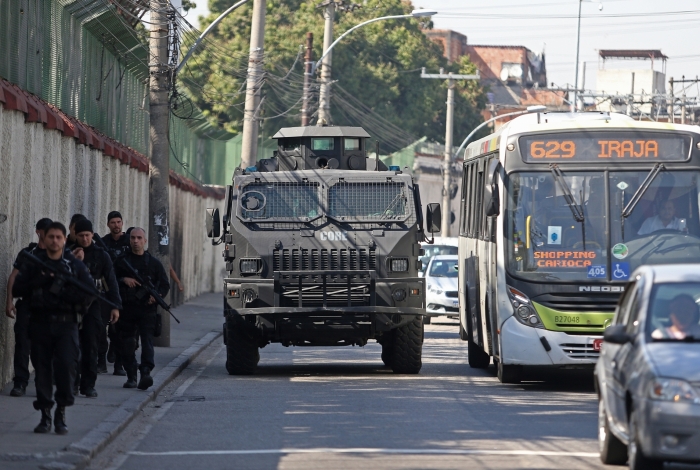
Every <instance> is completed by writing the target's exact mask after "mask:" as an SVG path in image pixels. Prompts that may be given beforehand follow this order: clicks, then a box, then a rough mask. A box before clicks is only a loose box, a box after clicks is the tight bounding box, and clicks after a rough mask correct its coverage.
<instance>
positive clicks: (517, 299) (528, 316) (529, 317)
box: [506, 286, 544, 328]
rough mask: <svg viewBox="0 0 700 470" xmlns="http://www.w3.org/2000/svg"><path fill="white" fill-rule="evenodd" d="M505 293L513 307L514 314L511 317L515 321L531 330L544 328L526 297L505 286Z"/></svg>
mask: <svg viewBox="0 0 700 470" xmlns="http://www.w3.org/2000/svg"><path fill="white" fill-rule="evenodd" d="M506 291H507V292H508V298H509V299H510V303H511V304H512V305H513V312H514V313H515V315H513V316H514V317H515V319H516V320H518V321H519V322H520V323H522V324H523V325H527V326H531V327H533V328H544V325H543V324H542V320H541V319H540V316H539V315H537V311H536V310H535V307H534V306H533V305H532V302H530V299H529V298H528V296H527V295H525V294H523V293H522V292H520V291H519V290H518V289H515V288H513V287H510V286H506Z"/></svg>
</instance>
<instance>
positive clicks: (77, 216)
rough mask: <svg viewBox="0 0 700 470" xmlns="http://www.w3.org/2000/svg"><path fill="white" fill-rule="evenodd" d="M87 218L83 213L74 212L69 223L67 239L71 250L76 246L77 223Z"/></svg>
mask: <svg viewBox="0 0 700 470" xmlns="http://www.w3.org/2000/svg"><path fill="white" fill-rule="evenodd" d="M83 219H87V217H85V216H84V215H83V214H73V215H72V216H71V218H70V223H69V224H68V240H67V241H66V246H67V247H68V248H70V249H71V250H72V249H73V247H74V246H75V224H76V223H77V222H78V221H79V220H83Z"/></svg>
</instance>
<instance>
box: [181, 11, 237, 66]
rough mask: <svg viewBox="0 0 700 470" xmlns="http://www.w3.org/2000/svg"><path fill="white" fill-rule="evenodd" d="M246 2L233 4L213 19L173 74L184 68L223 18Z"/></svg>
mask: <svg viewBox="0 0 700 470" xmlns="http://www.w3.org/2000/svg"><path fill="white" fill-rule="evenodd" d="M248 1H249V0H241V1H240V2H238V3H235V4H233V5H231V7H230V8H229V9H228V10H226V11H225V12H223V13H222V14H221V15H219V17H218V18H217V19H215V20H214V21H213V22H212V24H210V25H209V26H207V29H205V30H204V32H202V34H200V35H199V37H198V38H197V40H196V41H195V42H194V44H192V47H190V50H189V51H187V54H185V57H184V58H183V59H182V62H180V65H178V66H177V68H176V69H175V72H176V73H179V72H180V69H182V67H184V65H185V63H186V62H187V61H188V60H189V58H190V57H191V56H192V54H193V53H194V51H195V49H197V47H199V44H200V43H201V42H202V40H203V39H204V38H205V37H206V36H207V35H208V34H209V33H210V32H211V30H212V29H214V28H216V27H217V25H218V24H219V23H221V20H223V19H224V18H226V17H227V16H228V15H229V13H231V12H232V11H234V10H235V9H237V8H238V7H240V6H242V5H244V4H246V3H248Z"/></svg>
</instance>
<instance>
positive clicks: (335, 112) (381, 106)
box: [180, 0, 486, 151]
mask: <svg viewBox="0 0 700 470" xmlns="http://www.w3.org/2000/svg"><path fill="white" fill-rule="evenodd" d="M233 2H234V0H209V8H210V10H211V14H210V15H209V17H207V18H201V25H202V28H204V27H205V26H206V25H208V24H210V23H211V22H212V21H213V20H214V19H216V18H217V17H218V15H219V14H220V13H221V12H223V11H224V10H225V9H227V8H228V7H229V6H231V5H232V4H233ZM318 3H320V2H318V0H306V1H304V0H268V1H267V15H266V28H265V69H266V71H267V72H268V73H269V74H271V75H274V76H276V77H283V76H285V75H286V74H287V72H288V71H289V69H290V67H291V66H292V64H294V62H295V60H297V62H296V65H295V67H294V69H293V71H292V73H291V74H290V75H289V76H288V77H287V79H286V80H280V79H279V78H277V79H275V78H274V77H271V76H268V78H267V79H266V83H265V86H264V87H263V93H264V96H265V101H264V105H263V109H262V114H261V115H262V117H263V118H268V119H266V120H265V121H264V127H263V134H264V135H266V136H269V135H271V133H273V132H275V131H276V130H277V129H279V128H280V127H283V126H298V125H299V123H300V118H299V116H298V115H299V112H300V111H299V110H300V108H301V103H298V104H297V106H296V107H294V109H292V110H291V111H290V112H289V113H288V114H286V115H284V116H283V117H280V118H276V119H269V117H271V116H275V115H277V114H280V113H283V112H284V111H287V110H289V109H290V108H292V107H293V105H294V104H295V103H296V102H297V101H298V100H299V99H300V98H301V94H302V80H303V57H300V56H299V53H300V46H301V45H302V44H304V43H305V37H306V33H307V31H310V32H312V33H313V34H314V57H315V58H316V59H317V58H319V57H320V56H321V53H322V45H323V26H324V19H323V14H322V10H321V9H320V8H319V7H318V6H317V5H318ZM358 3H360V2H358ZM412 9H413V6H412V5H411V3H410V2H409V1H402V0H367V1H366V2H362V7H361V8H359V9H356V10H354V11H352V12H350V11H346V12H342V11H338V12H336V24H335V32H334V34H335V37H338V36H339V35H340V34H342V33H343V32H344V31H346V30H348V29H349V28H351V27H352V26H354V25H356V24H358V23H360V22H363V21H366V20H368V19H371V18H376V17H380V16H386V15H400V14H406V13H410V12H411V10H412ZM251 16H252V1H251V2H250V3H249V4H247V5H245V6H243V7H240V8H239V9H238V10H236V11H235V12H234V13H232V14H231V15H229V17H227V18H226V19H225V20H224V21H222V23H221V24H220V25H219V26H218V28H217V29H216V31H215V32H214V33H213V36H214V41H215V42H216V44H218V46H217V45H215V44H213V43H212V42H209V43H206V44H205V47H203V48H202V50H201V52H200V53H198V54H197V55H196V56H195V57H194V59H193V60H191V61H190V63H189V65H188V66H187V67H186V68H187V70H186V71H185V73H183V74H181V77H180V79H181V80H182V81H183V82H184V83H185V85H186V86H187V87H188V88H189V90H190V92H191V94H192V96H194V97H195V100H196V103H197V105H199V106H200V107H201V108H202V109H203V110H204V112H205V115H206V116H207V117H208V118H209V119H210V120H211V121H212V122H213V123H215V124H217V125H219V126H222V127H223V128H225V129H226V130H228V131H230V132H240V129H241V128H242V124H243V107H244V105H243V101H244V98H245V75H246V68H247V65H248V49H249V38H250V19H251ZM423 20H425V19H423ZM425 26H427V27H430V26H431V25H429V24H428V25H425ZM421 27H422V25H421V23H420V22H419V19H397V20H386V21H379V22H376V23H372V24H370V25H368V26H365V27H363V28H360V29H358V30H357V31H354V32H353V33H351V34H350V35H349V36H348V37H346V38H345V39H344V40H343V41H342V42H341V43H339V44H338V45H337V46H336V47H335V48H334V49H333V65H332V70H333V79H334V80H336V81H337V82H336V83H335V84H334V90H333V94H334V100H333V102H332V107H331V115H332V116H333V123H334V124H336V125H348V124H353V125H358V124H362V123H361V122H358V120H357V114H355V115H354V118H353V117H352V116H351V115H349V113H348V112H347V110H346V109H344V107H345V106H346V100H349V99H350V98H348V95H350V97H352V98H354V99H356V100H358V101H359V102H360V103H362V104H363V105H364V106H366V107H367V108H369V109H371V111H372V112H373V113H374V119H380V120H382V119H383V120H387V121H389V122H391V123H393V125H395V126H396V127H398V128H400V129H401V130H402V131H403V134H402V136H403V137H404V141H405V140H406V139H405V138H406V137H407V136H411V137H415V138H420V137H422V136H427V137H428V139H429V140H434V141H438V142H443V141H444V135H445V108H446V105H445V101H446V96H447V90H446V84H445V82H443V81H441V80H425V79H421V78H420V69H421V67H425V68H426V71H427V72H429V73H437V72H438V70H439V69H440V68H441V67H442V68H444V69H445V71H447V72H454V73H475V71H476V67H475V66H474V64H472V63H471V62H469V60H468V59H467V58H466V57H463V58H462V59H461V60H460V61H459V62H457V63H453V64H448V63H447V60H446V59H445V58H444V57H443V56H442V51H441V48H440V47H439V46H438V45H436V44H434V43H433V42H432V41H430V40H429V39H428V38H427V37H426V36H425V35H424V34H423V32H422V30H421ZM337 86H339V87H342V89H343V90H345V91H346V92H347V93H345V94H343V93H342V91H341V90H337V89H336V88H335V87H337ZM315 91H316V93H317V88H315ZM455 95H456V103H455V140H459V139H460V138H461V137H460V136H466V135H467V134H468V133H469V131H470V130H471V129H473V128H474V127H475V126H476V125H478V123H479V122H481V115H480V113H479V110H481V109H483V108H484V106H485V102H486V100H485V95H484V93H483V90H482V89H481V88H480V86H479V85H478V83H477V82H475V81H471V82H458V86H457V93H456V94H455ZM316 105H317V103H316V102H315V103H314V110H315V107H316ZM352 105H353V106H354V107H355V108H358V103H357V102H355V101H353V102H352ZM351 121H352V122H351ZM375 122H376V121H375ZM365 127H366V129H367V131H368V132H369V133H370V134H373V135H374V134H375V133H374V132H373V129H372V126H371V125H369V124H368V123H366V124H365ZM385 133H386V130H385ZM392 142H393V145H391V144H390V145H387V147H392V148H386V149H385V148H384V146H383V147H382V150H383V151H389V150H396V148H397V146H398V142H396V141H394V140H392ZM408 143H409V142H406V144H408Z"/></svg>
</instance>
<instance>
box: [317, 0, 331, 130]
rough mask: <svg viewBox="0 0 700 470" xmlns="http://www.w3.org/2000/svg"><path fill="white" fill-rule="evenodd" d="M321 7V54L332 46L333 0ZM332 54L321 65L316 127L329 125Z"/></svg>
mask: <svg viewBox="0 0 700 470" xmlns="http://www.w3.org/2000/svg"><path fill="white" fill-rule="evenodd" d="M321 6H324V7H325V10H323V18H324V19H325V20H326V23H325V26H324V28H323V53H324V54H325V53H326V51H327V50H328V49H329V48H330V47H331V44H333V21H335V0H326V1H325V2H324V3H322V4H321ZM332 62H333V52H332V51H331V52H329V53H328V55H326V56H325V57H324V58H323V62H322V63H321V65H322V68H321V90H320V93H319V97H318V119H317V120H316V125H318V126H322V125H325V124H330V123H331V63H332Z"/></svg>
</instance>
